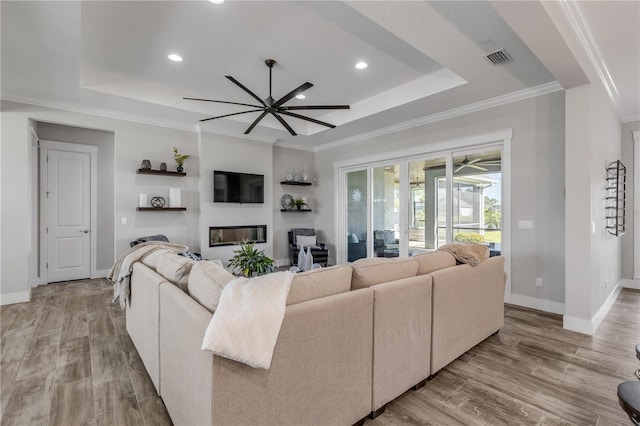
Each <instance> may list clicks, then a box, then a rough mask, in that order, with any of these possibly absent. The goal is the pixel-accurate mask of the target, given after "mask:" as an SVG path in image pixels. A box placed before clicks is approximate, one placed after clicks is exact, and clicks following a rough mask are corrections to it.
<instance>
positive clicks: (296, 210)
mask: <svg viewBox="0 0 640 426" xmlns="http://www.w3.org/2000/svg"><path fill="white" fill-rule="evenodd" d="M280 211H281V212H296V213H301V212H307V213H308V212H311V211H313V210H311V209H280Z"/></svg>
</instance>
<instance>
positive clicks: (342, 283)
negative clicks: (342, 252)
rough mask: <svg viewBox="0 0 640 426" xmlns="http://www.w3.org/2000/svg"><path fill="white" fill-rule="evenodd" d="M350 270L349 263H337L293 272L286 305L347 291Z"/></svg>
mask: <svg viewBox="0 0 640 426" xmlns="http://www.w3.org/2000/svg"><path fill="white" fill-rule="evenodd" d="M352 272H353V268H351V266H350V265H337V266H331V267H329V268H322V269H314V270H311V271H306V272H300V273H297V274H295V275H294V276H293V281H291V288H290V289H289V296H288V297H287V305H294V304H296V303H301V302H306V301H307V300H313V299H319V298H321V297H326V296H331V295H334V294H338V293H344V292H347V291H349V290H350V289H351V274H352Z"/></svg>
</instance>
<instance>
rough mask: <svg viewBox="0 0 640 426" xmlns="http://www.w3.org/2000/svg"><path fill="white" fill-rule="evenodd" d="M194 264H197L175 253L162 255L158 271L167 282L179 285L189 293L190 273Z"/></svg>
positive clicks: (157, 267) (159, 259)
mask: <svg viewBox="0 0 640 426" xmlns="http://www.w3.org/2000/svg"><path fill="white" fill-rule="evenodd" d="M194 263H196V262H195V261H193V260H191V259H187V258H186V257H184V256H178V255H177V254H175V253H162V254H161V255H160V257H159V258H158V263H157V266H156V271H157V272H158V273H159V274H160V275H162V276H163V277H165V278H166V279H167V281H169V282H171V283H172V284H175V285H177V286H178V287H180V289H181V290H183V291H187V282H188V280H189V272H191V267H192V266H193V264H194Z"/></svg>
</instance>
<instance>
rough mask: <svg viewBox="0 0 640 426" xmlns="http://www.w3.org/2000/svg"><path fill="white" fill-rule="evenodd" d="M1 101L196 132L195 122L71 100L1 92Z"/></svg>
mask: <svg viewBox="0 0 640 426" xmlns="http://www.w3.org/2000/svg"><path fill="white" fill-rule="evenodd" d="M0 99H2V100H3V101H10V102H18V103H22V104H29V105H35V106H40V107H44V108H51V109H58V110H63V111H70V112H77V113H80V114H88V115H94V116H97V117H103V118H110V119H113V120H123V121H131V122H134V123H141V124H148V125H151V126H158V127H166V128H170V129H176V130H184V131H187V132H196V131H197V129H196V126H195V124H188V123H183V122H180V121H172V120H164V119H161V118H156V117H151V116H148V115H142V114H132V113H127V112H122V111H116V110H112V109H107V108H100V107H94V106H88V105H83V104H76V103H72V102H61V101H56V100H52V99H46V98H36V97H30V96H22V95H14V94H6V93H3V94H2V97H1V98H0Z"/></svg>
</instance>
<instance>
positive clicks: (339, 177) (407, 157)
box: [333, 128, 513, 303]
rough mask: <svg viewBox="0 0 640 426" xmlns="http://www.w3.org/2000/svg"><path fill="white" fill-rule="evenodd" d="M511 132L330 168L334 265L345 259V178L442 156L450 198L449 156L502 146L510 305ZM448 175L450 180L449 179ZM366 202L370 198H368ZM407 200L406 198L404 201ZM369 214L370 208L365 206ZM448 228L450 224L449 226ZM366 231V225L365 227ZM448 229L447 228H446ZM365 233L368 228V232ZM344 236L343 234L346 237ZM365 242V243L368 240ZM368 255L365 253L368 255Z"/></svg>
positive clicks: (340, 163) (445, 142)
mask: <svg viewBox="0 0 640 426" xmlns="http://www.w3.org/2000/svg"><path fill="white" fill-rule="evenodd" d="M512 137H513V128H508V129H503V130H498V131H495V132H489V133H480V134H475V135H470V136H466V137H461V138H455V139H449V140H441V141H437V142H433V143H428V144H425V145H419V146H413V147H411V148H408V149H403V150H396V151H388V152H383V153H380V154H374V155H369V156H366V157H360V158H355V159H349V160H342V161H337V162H335V163H334V164H333V170H334V193H335V194H336V197H337V198H336V202H335V203H334V208H335V211H334V241H335V251H336V257H335V262H336V263H338V262H342V261H344V259H346V241H347V239H346V238H345V236H344V235H343V234H345V232H344V231H345V229H346V208H345V206H346V204H345V200H346V174H347V173H348V172H350V171H354V170H358V169H365V168H368V169H370V168H371V167H376V166H378V165H382V164H391V163H393V162H402V161H411V160H414V159H415V158H419V157H431V156H444V157H446V158H447V170H448V174H447V185H448V190H449V194H450V196H451V187H450V186H452V181H453V174H452V172H451V166H452V154H453V153H454V152H457V151H462V150H475V149H482V148H486V147H497V146H501V150H502V170H501V174H502V182H501V184H502V204H503V206H502V207H503V210H502V213H503V214H502V255H503V256H504V258H505V266H504V268H505V272H506V273H507V282H506V286H505V294H504V300H505V302H507V303H509V302H510V301H511V140H512ZM449 174H451V176H449ZM368 198H369V197H368ZM405 199H406V198H405ZM367 208H368V209H369V210H370V207H369V206H367ZM451 208H452V203H451V200H449V202H448V203H447V221H450V220H451V218H450V216H451V215H450V213H451V211H450V209H451ZM448 225H449V224H448ZM367 226H368V227H369V224H367ZM447 228H448V229H450V227H449V226H448V227H447ZM367 229H368V228H367ZM345 235H346V234H345ZM369 239H370V238H368V239H367V240H369ZM370 253H371V252H370V251H367V254H368V255H369V254H370Z"/></svg>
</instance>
